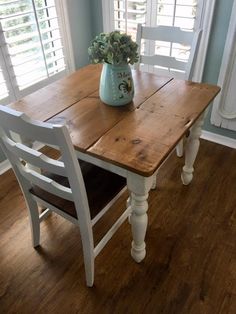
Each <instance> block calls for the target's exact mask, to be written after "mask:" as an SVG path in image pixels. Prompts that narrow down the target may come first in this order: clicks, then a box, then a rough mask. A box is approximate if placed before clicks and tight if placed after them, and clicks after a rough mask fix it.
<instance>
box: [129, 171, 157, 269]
mask: <svg viewBox="0 0 236 314" xmlns="http://www.w3.org/2000/svg"><path fill="white" fill-rule="evenodd" d="M152 184H153V177H149V178H145V177H142V176H139V175H137V174H134V173H128V177H127V186H128V189H129V191H130V192H131V217H130V223H131V229H132V235H133V241H132V247H131V256H132V257H133V259H134V260H135V261H136V262H137V263H140V262H141V261H142V260H143V259H144V258H145V256H146V244H145V241H144V240H145V235H146V231H147V223H148V216H147V210H148V202H147V199H148V193H149V191H150V189H151V187H152Z"/></svg>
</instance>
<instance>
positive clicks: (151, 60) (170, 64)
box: [140, 55, 187, 71]
mask: <svg viewBox="0 0 236 314" xmlns="http://www.w3.org/2000/svg"><path fill="white" fill-rule="evenodd" d="M140 62H141V63H144V64H150V65H157V64H158V65H159V66H161V67H167V68H173V69H176V70H180V71H185V70H186V65H187V62H184V61H179V60H177V59H176V58H174V57H168V56H160V55H154V56H143V55H141V56H140Z"/></svg>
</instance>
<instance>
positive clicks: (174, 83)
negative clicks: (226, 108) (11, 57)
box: [10, 65, 220, 262]
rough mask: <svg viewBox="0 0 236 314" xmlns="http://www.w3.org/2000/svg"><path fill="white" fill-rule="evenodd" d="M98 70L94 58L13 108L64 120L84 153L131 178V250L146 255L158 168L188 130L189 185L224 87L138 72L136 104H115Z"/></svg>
mask: <svg viewBox="0 0 236 314" xmlns="http://www.w3.org/2000/svg"><path fill="white" fill-rule="evenodd" d="M100 72H101V66H100V65H89V66H87V67H85V68H83V69H81V70H79V71H77V72H75V73H73V74H72V75H70V76H69V77H66V78H64V79H62V80H59V81H57V82H55V83H53V84H51V85H49V86H47V87H45V88H43V89H41V90H39V91H37V92H35V93H33V94H31V95H29V96H27V97H25V98H23V99H21V100H20V101H18V102H16V103H14V104H11V105H10V107H11V108H14V109H16V110H19V111H23V112H25V113H26V114H27V115H29V116H30V117H31V118H33V119H36V120H41V121H49V122H52V123H64V122H66V124H67V126H68V128H69V130H70V134H71V138H72V142H73V144H74V146H75V149H76V151H77V154H78V157H79V158H80V159H83V160H86V161H89V162H91V163H94V164H96V165H99V166H100V167H103V168H105V169H108V170H110V171H112V172H115V173H117V174H120V175H121V176H124V177H125V178H126V179H127V186H128V189H129V191H130V193H131V200H132V201H131V208H132V215H131V225H132V234H133V242H132V249H131V255H132V257H133V258H134V259H135V260H136V261H137V262H140V261H141V260H142V259H143V258H144V257H145V254H146V250H145V242H144V239H145V234H146V228H147V209H148V202H147V199H148V193H149V190H150V189H151V187H152V184H153V180H154V178H155V173H156V171H157V169H158V168H159V166H160V165H161V164H162V162H163V161H164V160H165V159H166V158H167V156H168V155H169V154H170V152H171V151H172V150H173V149H174V148H175V146H176V144H177V143H178V142H179V141H180V139H181V138H182V137H183V136H184V135H185V134H186V133H187V132H188V131H189V130H190V133H189V136H188V138H187V141H186V146H185V165H184V167H183V171H182V175H181V177H182V181H183V183H184V184H189V183H190V182H191V180H192V177H193V164H194V161H195V158H196V156H197V152H198V148H199V137H200V135H201V126H202V124H203V117H204V111H205V109H206V108H207V107H208V105H209V104H210V103H211V101H212V100H213V99H214V98H215V96H216V95H217V94H218V92H219V91H220V88H219V87H217V86H211V85H208V84H199V83H193V82H187V81H182V80H176V79H172V78H166V77H159V76H156V75H153V74H149V73H144V72H139V71H134V72H133V79H134V86H135V97H134V100H133V103H132V104H129V105H127V106H123V107H110V106H107V105H105V104H103V103H102V102H101V100H100V99H99V95H98V87H99V79H100Z"/></svg>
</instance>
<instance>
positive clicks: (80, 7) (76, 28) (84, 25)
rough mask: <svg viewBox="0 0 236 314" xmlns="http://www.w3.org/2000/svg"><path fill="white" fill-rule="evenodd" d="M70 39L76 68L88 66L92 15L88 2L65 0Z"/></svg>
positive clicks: (85, 0) (87, 0) (84, 0)
mask: <svg viewBox="0 0 236 314" xmlns="http://www.w3.org/2000/svg"><path fill="white" fill-rule="evenodd" d="M67 3H68V4H67V5H68V14H69V20H70V27H71V37H72V44H73V50H74V56H75V64H76V67H77V68H80V67H82V66H85V65H86V64H88V47H89V44H90V41H91V39H92V14H91V7H90V1H89V0H67Z"/></svg>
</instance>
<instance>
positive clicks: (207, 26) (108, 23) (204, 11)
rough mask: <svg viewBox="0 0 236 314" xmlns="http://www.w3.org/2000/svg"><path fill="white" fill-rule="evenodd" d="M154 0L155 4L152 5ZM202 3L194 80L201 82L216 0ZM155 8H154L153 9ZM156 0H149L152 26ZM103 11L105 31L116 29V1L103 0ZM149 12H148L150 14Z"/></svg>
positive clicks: (203, 0)
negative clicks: (199, 39)
mask: <svg viewBox="0 0 236 314" xmlns="http://www.w3.org/2000/svg"><path fill="white" fill-rule="evenodd" d="M152 1H153V3H154V6H152V8H151V7H150V6H151V2H152ZM199 1H200V5H201V12H198V13H197V26H198V27H199V28H201V29H203V32H202V38H201V42H200V46H199V51H198V55H197V59H196V62H195V67H194V73H193V81H196V82H201V81H202V76H203V71H204V66H205V60H206V55H207V48H208V42H209V38H210V32H211V25H212V20H213V15H214V9H215V2H216V0H199ZM153 8H154V9H153ZM155 9H156V0H147V12H148V13H149V12H151V13H149V21H147V25H148V26H151V23H153V21H154V18H155V17H154V15H155V14H156V10H155ZM102 13H103V31H104V32H111V31H113V30H114V1H113V0H112V1H111V0H102ZM148 13H147V14H148Z"/></svg>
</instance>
